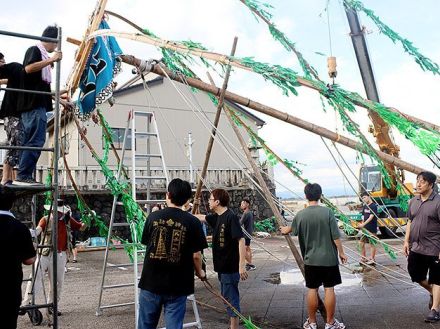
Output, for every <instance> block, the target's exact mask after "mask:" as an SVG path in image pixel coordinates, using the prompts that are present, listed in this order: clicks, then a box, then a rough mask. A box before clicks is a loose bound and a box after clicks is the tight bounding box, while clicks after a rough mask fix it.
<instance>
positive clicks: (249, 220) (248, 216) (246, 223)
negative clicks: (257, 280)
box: [240, 198, 257, 271]
mask: <svg viewBox="0 0 440 329" xmlns="http://www.w3.org/2000/svg"><path fill="white" fill-rule="evenodd" d="M250 206H251V202H250V200H249V199H248V198H244V199H243V200H241V203H240V209H241V210H243V215H242V216H241V219H240V224H241V226H243V229H244V230H245V231H246V233H245V237H244V244H245V246H246V271H254V270H255V269H256V268H257V267H256V266H255V265H254V264H252V249H251V237H252V233H253V232H254V214H253V213H252V211H251V209H250Z"/></svg>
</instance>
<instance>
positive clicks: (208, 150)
mask: <svg viewBox="0 0 440 329" xmlns="http://www.w3.org/2000/svg"><path fill="white" fill-rule="evenodd" d="M237 40H238V38H237V37H235V38H234V42H233V44H232V50H231V57H232V56H234V55H235V50H236V48H237ZM230 73H231V66H230V65H228V67H227V68H226V75H225V80H224V81H223V86H222V89H221V91H220V96H219V98H218V99H219V101H218V105H217V111H216V113H215V118H214V123H213V124H214V127H213V128H212V132H211V136H209V141H208V146H207V148H206V154H205V161H204V162H203V167H202V172H201V173H200V176H199V181H198V183H197V189H196V193H195V196H194V205H193V209H192V213H193V214H197V213H198V211H199V206H200V195H201V193H202V187H203V181H204V179H205V177H206V172H207V171H208V164H209V158H210V157H211V151H212V147H213V145H214V138H215V134H216V133H217V127H218V123H219V121H220V114H221V113H222V107H223V102H224V99H225V92H226V88H227V87H228V81H229V75H230Z"/></svg>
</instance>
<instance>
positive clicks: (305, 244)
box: [280, 183, 347, 329]
mask: <svg viewBox="0 0 440 329" xmlns="http://www.w3.org/2000/svg"><path fill="white" fill-rule="evenodd" d="M304 193H305V195H306V198H307V200H308V203H309V205H308V207H307V208H305V209H303V210H301V211H299V212H298V213H297V214H296V216H295V218H294V219H293V222H292V226H291V227H289V226H283V227H281V228H280V230H281V233H283V234H289V233H291V232H293V234H294V235H297V236H298V240H299V245H300V248H301V254H302V256H303V258H304V272H305V273H304V277H305V280H306V287H307V288H308V291H307V309H308V314H309V317H308V319H307V320H306V322H305V323H304V325H303V328H304V329H316V328H317V325H316V312H317V310H318V290H319V287H320V286H321V285H323V286H324V292H325V297H324V305H325V310H326V313H327V319H326V324H325V329H344V328H345V326H344V324H343V323H341V322H339V321H338V320H336V319H335V317H334V315H335V309H336V296H335V290H334V287H335V286H336V285H338V284H340V283H342V280H341V273H340V272H339V261H338V253H339V258H340V260H341V262H342V263H345V262H346V261H347V256H346V255H345V253H344V249H343V247H342V243H341V240H340V233H339V230H338V226H337V224H336V219H335V216H334V215H333V212H332V211H331V210H330V209H329V208H326V207H322V206H320V205H319V199H320V198H321V195H322V189H321V186H319V185H318V184H310V183H309V184H307V185H306V186H305V188H304Z"/></svg>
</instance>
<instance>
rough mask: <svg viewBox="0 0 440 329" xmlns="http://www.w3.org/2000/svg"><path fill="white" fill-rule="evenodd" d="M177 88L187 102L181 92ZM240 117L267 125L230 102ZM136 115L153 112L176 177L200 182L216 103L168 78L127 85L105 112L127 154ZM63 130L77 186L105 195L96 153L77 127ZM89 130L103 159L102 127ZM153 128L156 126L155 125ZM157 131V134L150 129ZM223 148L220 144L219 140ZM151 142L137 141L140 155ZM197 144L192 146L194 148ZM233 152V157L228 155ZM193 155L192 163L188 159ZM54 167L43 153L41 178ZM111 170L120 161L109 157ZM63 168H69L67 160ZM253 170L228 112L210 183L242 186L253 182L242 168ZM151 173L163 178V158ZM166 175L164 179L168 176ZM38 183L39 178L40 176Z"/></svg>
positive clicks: (139, 123)
mask: <svg viewBox="0 0 440 329" xmlns="http://www.w3.org/2000/svg"><path fill="white" fill-rule="evenodd" d="M176 88H177V89H178V90H179V92H180V93H181V94H183V95H184V97H182V96H181V95H179V93H178V92H177V91H176ZM229 105H230V106H231V107H232V108H234V109H235V110H236V112H237V113H239V115H240V116H241V117H242V118H244V120H245V121H246V122H247V123H248V125H249V126H250V127H251V128H252V129H253V130H254V131H256V132H257V131H258V129H259V128H261V127H262V126H263V125H264V124H265V122H264V121H263V120H261V119H260V118H258V117H257V116H255V115H253V114H252V113H250V112H249V111H247V110H246V109H244V108H243V107H241V106H238V105H237V104H233V103H229ZM131 110H134V111H143V112H153V113H154V116H155V119H156V122H157V127H158V131H159V135H160V142H161V146H162V149H163V155H164V159H165V163H166V167H167V170H168V172H169V176H170V178H174V177H180V178H182V179H186V180H189V181H191V182H192V183H196V180H197V178H196V174H195V173H196V172H197V171H200V170H201V168H202V166H203V162H204V159H205V153H206V148H207V144H208V140H209V137H210V134H211V130H212V126H211V122H213V121H214V117H215V113H216V106H215V105H214V104H213V103H212V101H211V100H210V98H209V97H208V95H207V94H206V93H205V92H201V91H192V90H191V89H190V87H188V86H186V85H184V84H180V83H176V82H172V81H169V80H167V79H164V78H162V77H158V76H153V77H150V78H149V80H148V82H146V84H145V86H144V84H143V83H134V84H131V85H128V86H123V87H121V88H120V89H119V90H117V91H115V92H114V105H113V106H111V107H110V105H109V102H106V103H105V104H104V105H103V106H102V108H101V111H102V113H103V115H104V117H105V118H106V120H107V122H108V124H109V126H110V127H111V128H112V139H113V144H114V146H115V147H116V149H117V150H118V153H119V154H121V153H122V148H123V137H124V132H125V129H126V126H127V120H128V114H129V112H130V111H131ZM63 121H64V120H62V125H61V126H62V127H61V131H60V141H61V146H62V147H63V148H64V149H65V151H66V157H67V162H68V165H69V167H70V169H71V171H72V173H73V175H74V178H75V180H76V181H77V184H78V185H79V186H80V187H81V188H83V189H88V190H99V189H102V188H103V185H104V184H105V180H104V177H103V176H102V174H101V170H100V168H99V166H98V164H97V162H96V160H95V159H93V157H92V155H91V152H90V151H89V149H88V148H87V146H86V145H85V143H84V141H82V140H81V138H80V136H79V133H78V131H77V129H76V126H75V124H74V123H73V122H68V123H64V122H63ZM83 125H84V127H85V128H86V129H87V137H88V139H89V141H90V142H91V144H92V147H93V148H94V149H95V150H96V152H97V153H98V154H99V155H100V156H101V155H102V153H103V147H104V142H103V138H102V134H103V132H102V128H101V126H100V125H96V124H94V123H93V122H92V121H91V120H88V121H87V122H84V123H83ZM147 126H148V120H147V119H146V117H144V118H142V117H136V131H137V132H146V131H147ZM150 126H151V125H150ZM239 129H240V131H241V132H242V135H243V137H244V139H245V140H248V141H250V139H249V135H248V134H247V133H246V131H245V129H244V128H243V127H239ZM48 131H49V136H50V138H49V140H50V141H51V140H52V139H53V138H52V137H51V136H53V120H50V121H49V128H48ZM150 131H151V130H150ZM130 132H131V129H130V130H129V134H128V139H127V142H126V152H125V157H124V160H123V161H124V165H126V166H127V167H130V166H131V152H132V140H131V133H130ZM219 138H220V139H221V140H222V141H223V143H221V144H220V143H218V142H217V139H219ZM147 140H148V139H147V138H144V139H141V138H136V143H135V145H136V152H137V153H147V152H146V147H147V146H146V145H147ZM150 140H151V142H150V148H151V149H150V152H149V153H154V154H156V153H159V149H158V143H157V142H156V140H153V139H150ZM190 144H191V145H190ZM225 149H226V150H227V151H229V152H230V153H232V157H231V156H230V155H228V154H227V152H226V151H225ZM251 151H252V154H253V157H254V158H255V159H256V160H257V159H258V149H256V148H251ZM189 154H191V155H192V163H191V164H190V161H189V160H188V156H189ZM136 161H137V162H136V167H137V169H138V170H139V171H142V170H143V171H145V170H146V166H147V165H146V162H145V161H146V160H136ZM49 164H50V161H49V157H48V155H47V154H44V153H43V154H42V156H41V158H40V161H39V179H43V180H44V176H45V173H44V168H43V167H47V166H48V165H49ZM107 164H108V166H109V167H110V168H111V169H114V170H116V168H117V160H116V158H115V157H114V156H113V155H112V154H111V152H110V155H109V160H108V163H107ZM59 165H60V168H63V167H64V164H63V162H62V161H60V162H59ZM246 166H247V167H249V165H248V164H247V161H246V158H245V156H244V153H243V152H242V150H241V147H240V145H239V143H238V140H237V138H236V136H235V133H234V131H233V129H232V127H231V126H230V125H229V123H228V121H227V117H226V116H225V114H224V113H223V112H222V114H221V117H220V124H219V133H218V134H217V136H216V142H215V143H214V147H213V150H212V154H211V157H210V162H209V167H208V176H207V180H208V184H210V185H212V186H238V185H240V184H245V182H246V181H247V179H246V177H245V174H244V173H243V171H242V168H245V167H246ZM150 169H151V171H152V173H153V174H157V175H161V171H162V165H161V162H160V161H159V160H158V159H153V160H151V163H150ZM162 176H163V174H162ZM37 178H38V176H37ZM61 183H62V184H64V185H66V186H70V182H69V179H68V178H67V176H66V175H64V177H63V178H62V182H61Z"/></svg>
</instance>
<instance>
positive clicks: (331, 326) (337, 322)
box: [325, 319, 345, 329]
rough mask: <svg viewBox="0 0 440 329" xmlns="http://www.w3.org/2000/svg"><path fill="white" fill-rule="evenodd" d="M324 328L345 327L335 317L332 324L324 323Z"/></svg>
mask: <svg viewBox="0 0 440 329" xmlns="http://www.w3.org/2000/svg"><path fill="white" fill-rule="evenodd" d="M325 329H345V325H344V324H343V323H342V322H339V321H338V320H336V319H335V322H333V324H330V323H326V324H325Z"/></svg>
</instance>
